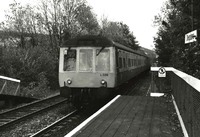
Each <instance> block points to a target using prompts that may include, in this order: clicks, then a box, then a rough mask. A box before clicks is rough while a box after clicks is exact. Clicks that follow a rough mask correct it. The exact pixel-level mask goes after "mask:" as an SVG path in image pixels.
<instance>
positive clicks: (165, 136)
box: [65, 95, 180, 137]
mask: <svg viewBox="0 0 200 137" xmlns="http://www.w3.org/2000/svg"><path fill="white" fill-rule="evenodd" d="M172 105H173V102H170V101H169V100H168V98H167V97H166V96H163V97H150V96H120V95H118V96H117V97H115V98H114V99H113V100H112V101H111V102H109V103H108V104H107V105H106V106H104V107H103V108H101V109H100V110H99V111H98V112H96V113H95V114H94V115H92V116H91V117H90V118H88V119H87V120H86V121H84V122H83V123H82V124H80V125H79V126H78V127H76V128H75V129H74V130H72V131H71V132H70V133H68V134H67V135H66V136H65V137H70V136H74V137H77V136H78V137H79V136H80V137H95V136H96V137H99V136H105V137H108V136H109V137H111V136H113V137H123V136H124V137H125V136H126V137H178V133H176V132H173V130H172V128H173V126H172V124H171V122H170V121H171V117H169V113H168V112H169V111H170V110H169V108H171V106H172ZM179 134H180V133H179Z"/></svg>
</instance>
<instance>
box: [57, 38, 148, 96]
mask: <svg viewBox="0 0 200 137" xmlns="http://www.w3.org/2000/svg"><path fill="white" fill-rule="evenodd" d="M146 69H149V63H148V57H147V56H146V55H145V54H144V53H143V52H142V51H135V50H133V49H131V48H129V47H126V46H124V45H121V44H119V43H116V42H114V41H112V40H109V39H108V38H105V37H102V36H82V37H77V38H74V39H71V40H69V41H66V42H64V44H63V47H61V48H60V61H59V84H60V87H61V95H63V96H69V95H71V94H73V92H74V93H75V92H80V93H81V92H82V91H87V92H91V91H92V92H93V93H95V94H96V93H97V96H99V95H101V94H102V95H103V96H105V92H108V90H105V89H113V88H115V87H117V86H119V85H121V84H122V83H124V82H126V81H127V80H129V79H131V78H133V77H134V76H136V75H138V74H139V73H141V72H143V71H145V70H146Z"/></svg>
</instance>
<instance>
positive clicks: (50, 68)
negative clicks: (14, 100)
mask: <svg viewBox="0 0 200 137" xmlns="http://www.w3.org/2000/svg"><path fill="white" fill-rule="evenodd" d="M2 58H3V60H2V62H1V68H0V72H1V74H2V75H5V76H9V77H13V78H17V79H20V80H21V87H22V88H25V89H29V90H32V91H34V90H33V89H35V90H39V89H41V90H45V89H48V87H51V88H55V87H57V86H58V84H57V83H58V78H57V77H58V75H57V73H58V72H57V66H58V63H57V60H56V58H55V57H54V56H52V54H50V52H49V50H48V48H46V47H41V46H36V47H29V48H27V49H26V48H19V47H4V48H3V54H2ZM32 91H31V92H32Z"/></svg>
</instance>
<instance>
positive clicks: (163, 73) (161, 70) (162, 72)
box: [158, 67, 166, 78]
mask: <svg viewBox="0 0 200 137" xmlns="http://www.w3.org/2000/svg"><path fill="white" fill-rule="evenodd" d="M158 77H162V78H163V77H166V70H165V68H164V67H160V68H159V69H158Z"/></svg>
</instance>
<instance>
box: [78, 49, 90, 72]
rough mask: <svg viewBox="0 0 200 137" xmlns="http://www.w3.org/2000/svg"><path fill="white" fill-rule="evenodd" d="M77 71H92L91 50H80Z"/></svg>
mask: <svg viewBox="0 0 200 137" xmlns="http://www.w3.org/2000/svg"><path fill="white" fill-rule="evenodd" d="M79 56H80V57H79V70H80V71H92V70H93V69H92V62H93V50H92V49H81V50H80V52H79Z"/></svg>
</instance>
